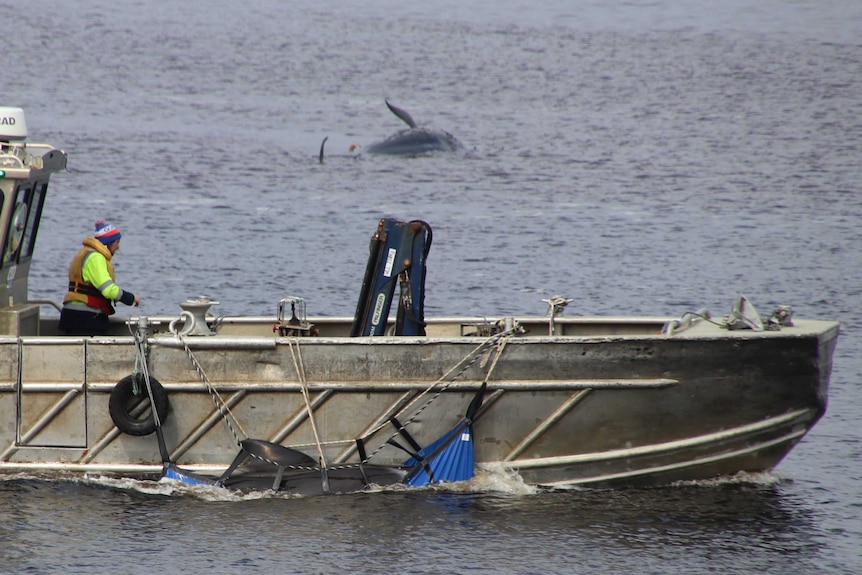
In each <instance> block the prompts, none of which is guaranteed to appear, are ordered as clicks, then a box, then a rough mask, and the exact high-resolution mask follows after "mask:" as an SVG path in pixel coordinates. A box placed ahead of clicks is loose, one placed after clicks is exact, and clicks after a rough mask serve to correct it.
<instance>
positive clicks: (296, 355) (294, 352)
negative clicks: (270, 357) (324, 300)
mask: <svg viewBox="0 0 862 575" xmlns="http://www.w3.org/2000/svg"><path fill="white" fill-rule="evenodd" d="M294 345H295V346H296V347H295V348H294ZM287 347H289V348H290V355H291V357H293V366H294V368H296V376H297V377H298V378H299V383H300V385H301V386H302V397H303V399H305V409H306V410H308V421H309V423H311V431H312V432H313V433H314V442H315V443H316V444H317V453H318V455H319V456H320V465H321V467H323V468H324V469H326V458H325V457H324V455H323V445H322V444H321V442H320V435H318V433H317V423H316V422H315V420H314V409H312V407H311V398H310V396H309V393H308V380H307V379H306V377H305V366H303V365H302V353H301V352H300V350H299V342H298V341H295V338H292V337H291V338H288V339H287Z"/></svg>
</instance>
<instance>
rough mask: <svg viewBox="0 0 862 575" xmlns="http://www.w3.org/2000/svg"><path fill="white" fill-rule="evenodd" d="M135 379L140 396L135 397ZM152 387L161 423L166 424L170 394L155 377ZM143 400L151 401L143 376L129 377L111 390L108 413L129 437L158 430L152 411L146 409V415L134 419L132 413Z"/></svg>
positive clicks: (151, 383) (151, 379) (152, 379)
mask: <svg viewBox="0 0 862 575" xmlns="http://www.w3.org/2000/svg"><path fill="white" fill-rule="evenodd" d="M135 378H137V388H138V392H139V395H135V389H134V388H135V385H134V383H135ZM150 387H151V388H152V390H153V401H154V403H155V404H156V412H157V413H158V414H159V421H160V422H161V423H164V422H165V418H166V417H167V416H168V392H167V391H165V388H164V387H162V384H161V383H159V380H157V379H156V378H155V377H150ZM142 399H146V401H149V397H148V394H147V384H146V382H145V380H144V376H143V374H140V373H139V374H137V375H134V376H133V375H128V376H126V377H124V378H123V379H121V380H120V381H118V382H117V385H115V386H114V389H113V390H111V400H110V402H109V403H108V411H109V412H110V413H111V419H112V420H113V421H114V425H116V426H117V429H119V430H120V431H122V432H123V433H128V434H129V435H149V434H151V433H152V432H154V431H155V430H156V418H155V417H153V412H152V410H151V409H145V410H144V414H146V415H145V416H144V417H142V418H138V417H134V416H133V415H132V414H131V413H130V412H131V411H132V409H133V408H134V407H135V406H136V405H137V404H138V403H139V402H140V401H141V400H142Z"/></svg>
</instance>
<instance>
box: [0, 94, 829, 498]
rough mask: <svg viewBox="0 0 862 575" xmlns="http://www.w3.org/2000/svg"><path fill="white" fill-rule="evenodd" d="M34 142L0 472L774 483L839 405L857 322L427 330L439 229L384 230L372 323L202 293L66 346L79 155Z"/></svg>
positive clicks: (10, 251)
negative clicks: (45, 279)
mask: <svg viewBox="0 0 862 575" xmlns="http://www.w3.org/2000/svg"><path fill="white" fill-rule="evenodd" d="M24 126H25V121H24V116H23V110H21V109H20V108H0V190H2V193H3V206H2V212H0V226H2V236H0V237H2V241H3V242H4V245H3V247H2V249H3V252H2V253H3V254H4V255H3V260H2V270H0V272H2V277H4V278H6V280H7V281H6V282H5V283H3V284H2V285H0V357H2V365H3V366H4V367H3V370H2V372H0V421H2V422H3V424H2V426H0V474H20V473H33V474H39V475H41V474H46V475H48V476H54V475H60V476H68V475H69V474H72V475H73V476H75V475H108V476H112V475H116V476H123V477H134V478H142V479H156V480H175V481H181V482H185V483H192V484H204V485H214V486H220V487H222V488H225V489H237V490H241V491H242V490H257V489H263V490H273V491H277V492H286V493H302V494H324V493H337V492H345V491H354V490H362V489H367V488H369V487H373V486H377V485H384V486H386V485H406V486H422V485H428V484H436V483H444V482H457V481H465V480H469V479H470V478H471V477H472V476H473V474H474V473H475V472H476V470H491V471H494V470H503V471H505V472H508V473H516V474H517V475H518V476H519V477H520V478H521V479H522V480H523V481H524V482H525V483H527V484H529V485H535V486H537V487H538V488H546V489H557V488H573V487H616V486H630V485H638V486H642V485H664V484H670V483H674V482H679V481H692V480H701V479H710V478H720V477H726V476H733V475H736V474H739V473H744V472H748V473H755V472H764V471H769V470H772V469H774V468H775V467H776V466H777V465H779V463H780V462H781V461H782V459H783V458H784V457H785V456H786V455H787V454H788V452H790V451H791V450H792V449H793V448H794V446H796V445H797V444H798V443H799V442H800V441H801V440H802V438H803V437H804V436H805V435H806V433H807V432H808V431H809V430H810V429H811V428H812V427H813V426H814V425H815V424H816V422H817V421H818V420H819V419H820V418H821V416H823V414H824V412H825V410H826V406H827V397H828V387H829V378H830V373H831V369H832V357H833V352H834V348H835V345H836V342H837V339H838V335H839V324H838V323H837V322H834V321H829V320H821V319H801V318H796V317H794V316H793V309H792V307H790V306H779V307H778V308H776V309H775V310H774V311H772V312H771V313H770V314H769V315H768V316H761V315H760V314H759V313H758V312H757V310H756V309H755V307H754V306H753V305H752V303H751V302H750V301H749V300H748V299H747V298H746V297H745V296H744V295H741V294H734V295H733V296H732V298H731V301H730V302H729V303H730V304H731V305H730V306H729V307H730V309H729V312H728V313H727V314H726V315H723V316H716V317H713V315H712V314H710V313H709V312H708V311H706V310H703V309H701V310H696V311H686V312H684V313H682V314H681V315H680V316H678V317H655V316H643V317H638V316H634V317H584V316H571V317H570V316H566V315H565V313H564V312H565V307H566V305H567V304H568V303H569V302H570V301H571V300H570V299H568V298H565V297H562V296H552V297H548V298H547V299H546V300H544V302H543V303H539V302H537V303H538V305H537V308H538V307H540V306H541V307H540V309H538V310H537V314H536V315H534V316H523V317H510V316H506V315H500V316H493V315H489V316H487V317H425V313H424V290H425V283H426V271H427V267H428V266H427V263H428V262H427V257H428V255H429V251H430V247H431V240H432V236H431V226H430V224H429V223H427V222H424V221H421V220H409V221H400V220H394V219H387V218H383V219H381V220H380V221H379V222H377V227H376V229H373V230H372V234H371V239H370V243H369V251H368V266H367V268H366V273H365V277H364V278H361V283H360V278H357V284H358V286H359V290H358V292H359V293H358V298H357V308H356V314H355V315H354V316H353V317H326V316H325V315H319V316H309V315H308V313H307V305H308V302H307V300H306V298H304V297H302V296H301V295H285V297H284V298H282V299H280V300H279V301H278V302H273V304H272V308H271V310H265V311H264V313H263V314H262V315H260V316H243V317H231V316H224V317H223V316H218V315H216V313H215V308H216V306H217V305H219V302H218V301H216V300H214V299H211V298H209V297H206V296H197V297H192V298H189V299H188V300H187V301H185V302H178V309H179V310H180V311H178V313H177V314H175V315H171V316H159V317H145V316H139V317H125V318H121V317H117V316H112V317H111V328H110V333H109V334H108V335H105V336H93V337H80V336H66V335H63V334H62V333H60V332H59V331H58V326H57V324H58V321H57V317H56V315H55V314H53V313H51V312H52V311H54V310H52V307H53V308H57V309H59V304H57V303H56V302H52V301H50V300H32V299H29V296H28V272H29V268H30V263H31V261H32V257H33V253H34V249H35V245H36V239H37V232H38V229H39V221H40V216H41V213H42V207H43V205H44V202H45V201H46V199H47V198H48V192H47V191H48V183H49V179H50V177H51V176H52V174H54V173H57V172H62V170H63V169H64V168H65V166H66V162H67V158H66V154H65V153H64V152H63V151H62V150H58V149H55V148H54V147H52V146H50V145H46V144H31V143H28V142H27V134H26V128H25V127H24ZM366 237H367V236H366ZM396 288H398V292H397V293H396ZM212 295H217V294H212ZM393 308H397V309H393ZM43 310H47V312H48V313H43ZM390 311H393V312H395V313H394V314H393V313H390ZM393 315H394V317H393Z"/></svg>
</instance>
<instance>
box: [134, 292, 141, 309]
mask: <svg viewBox="0 0 862 575" xmlns="http://www.w3.org/2000/svg"><path fill="white" fill-rule="evenodd" d="M140 305H141V298H139V297H138V295H137V294H135V307H139V306H140Z"/></svg>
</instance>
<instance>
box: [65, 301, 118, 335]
mask: <svg viewBox="0 0 862 575" xmlns="http://www.w3.org/2000/svg"><path fill="white" fill-rule="evenodd" d="M60 331H62V332H64V333H65V334H66V335H108V316H107V314H104V313H95V312H92V311H89V310H77V309H70V308H68V307H64V308H63V310H62V311H61V312H60Z"/></svg>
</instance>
